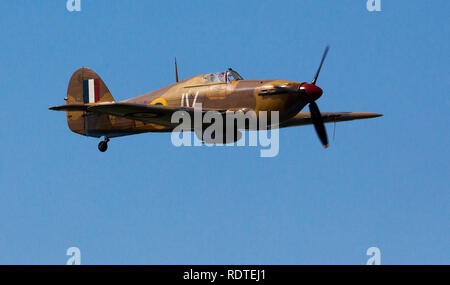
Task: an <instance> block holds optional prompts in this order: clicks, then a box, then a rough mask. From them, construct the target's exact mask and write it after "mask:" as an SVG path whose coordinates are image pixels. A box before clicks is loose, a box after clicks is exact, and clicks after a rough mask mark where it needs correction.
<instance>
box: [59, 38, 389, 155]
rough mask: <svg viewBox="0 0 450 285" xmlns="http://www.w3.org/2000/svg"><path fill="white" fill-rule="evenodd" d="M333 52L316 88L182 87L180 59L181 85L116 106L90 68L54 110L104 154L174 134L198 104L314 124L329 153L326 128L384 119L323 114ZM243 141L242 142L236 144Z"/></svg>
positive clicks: (279, 83) (194, 83) (256, 84)
mask: <svg viewBox="0 0 450 285" xmlns="http://www.w3.org/2000/svg"><path fill="white" fill-rule="evenodd" d="M328 49H329V47H327V48H326V49H325V52H324V54H323V56H322V60H321V62H320V65H319V68H318V70H317V72H316V74H315V76H314V79H313V80H312V82H311V83H307V82H295V81H287V80H266V79H253V80H247V79H244V78H243V77H242V76H241V75H239V73H237V72H236V71H235V70H232V69H231V68H230V69H228V70H227V71H225V72H219V73H210V74H205V75H198V76H194V77H191V78H188V79H185V80H183V81H179V80H178V71H177V64H176V59H175V74H176V83H174V84H172V85H169V86H166V87H164V88H161V89H159V90H156V91H153V92H149V93H146V94H144V95H141V96H138V97H135V98H131V99H128V100H124V101H120V102H116V101H115V100H114V98H113V97H112V95H111V93H110V92H109V90H108V87H106V85H105V83H104V82H103V80H102V79H101V78H100V76H98V75H97V74H96V73H95V72H94V71H92V70H90V69H88V68H81V69H79V70H77V71H76V72H75V73H74V74H73V75H72V77H71V79H70V82H69V86H68V90H67V97H66V98H65V101H66V104H65V105H61V106H56V107H51V108H50V109H51V110H57V111H66V112H67V122H68V125H69V128H70V129H71V130H72V131H73V132H75V133H77V134H81V135H84V136H90V137H97V138H100V137H104V140H103V141H101V142H100V143H99V145H98V149H99V150H100V151H101V152H104V151H106V150H107V148H108V141H109V139H110V138H114V137H119V136H127V135H133V134H140V133H146V132H171V131H173V130H174V129H175V128H176V126H177V125H178V123H172V122H171V116H172V114H173V113H174V112H176V111H179V110H183V111H186V112H188V113H189V114H193V113H194V105H195V104H196V103H201V104H202V112H207V111H217V112H220V113H221V114H226V113H227V112H237V111H242V112H244V113H245V112H248V111H253V112H255V114H256V115H257V116H259V114H260V113H261V112H262V111H266V112H271V111H278V112H279V124H278V126H276V127H278V128H285V127H291V126H301V125H309V124H312V125H314V127H315V130H316V132H317V134H318V136H319V139H320V141H321V143H322V144H323V146H324V147H328V137H327V134H326V130H325V126H324V123H325V122H342V121H351V120H359V119H367V118H374V117H379V116H382V115H381V114H377V113H355V112H324V113H321V112H320V111H319V108H318V106H317V104H316V102H315V101H316V100H317V99H319V97H320V96H321V95H322V93H323V92H322V89H321V88H320V87H318V86H317V85H316V83H317V78H318V76H319V73H320V70H321V68H322V65H323V62H324V60H325V57H326V55H327V53H328ZM306 105H309V110H310V112H300V111H301V110H302V109H303V108H304V107H305V106H306ZM272 128H273V126H272ZM241 130H242V129H241ZM244 130H245V128H244ZM237 132H240V131H239V130H237ZM238 139H239V136H236V139H235V141H236V140H238Z"/></svg>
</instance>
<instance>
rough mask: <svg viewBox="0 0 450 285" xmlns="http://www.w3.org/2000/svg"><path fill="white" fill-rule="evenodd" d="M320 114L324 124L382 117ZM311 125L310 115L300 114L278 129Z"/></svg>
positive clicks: (359, 114)
mask: <svg viewBox="0 0 450 285" xmlns="http://www.w3.org/2000/svg"><path fill="white" fill-rule="evenodd" d="M320 114H321V115H322V119H323V121H324V122H325V123H334V122H344V121H353V120H361V119H370V118H376V117H380V116H383V115H382V114H377V113H361V112H323V113H320ZM311 124H312V120H311V113H309V112H301V113H298V114H297V115H295V116H294V117H293V118H291V119H289V120H287V121H285V122H282V123H281V124H280V127H281V128H286V127H293V126H303V125H311Z"/></svg>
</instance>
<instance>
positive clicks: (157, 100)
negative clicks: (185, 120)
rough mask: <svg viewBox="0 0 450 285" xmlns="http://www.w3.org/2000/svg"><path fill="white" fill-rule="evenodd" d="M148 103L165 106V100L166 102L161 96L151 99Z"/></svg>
mask: <svg viewBox="0 0 450 285" xmlns="http://www.w3.org/2000/svg"><path fill="white" fill-rule="evenodd" d="M150 104H152V105H163V106H167V102H166V100H165V99H163V98H158V99H155V100H153V101H152V102H151V103H150Z"/></svg>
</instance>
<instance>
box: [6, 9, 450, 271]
mask: <svg viewBox="0 0 450 285" xmlns="http://www.w3.org/2000/svg"><path fill="white" fill-rule="evenodd" d="M449 9H450V2H449V1H445V0H434V1H407V0H403V1H388V0H382V12H374V13H369V12H368V11H367V10H366V1H365V0H359V1H355V0H346V1H331V0H330V1H325V0H323V1H313V0H302V1H300V0H297V1H225V2H224V1H117V0H97V1H93V0H82V11H81V12H73V13H70V12H68V11H67V10H66V1H65V0H58V1H24V0H17V1H12V0H8V1H1V3H0V14H1V16H0V35H1V38H2V43H1V45H0V86H1V92H2V104H0V118H1V121H2V126H1V128H0V134H1V140H0V149H1V168H0V170H1V171H0V264H65V263H66V260H67V259H68V257H67V256H66V255H65V253H66V250H67V248H69V247H72V246H76V247H79V248H80V250H81V255H82V257H81V259H82V261H81V262H82V263H83V264H365V263H366V261H367V259H368V258H369V257H368V256H366V250H367V249H368V248H369V247H372V246H377V247H379V248H380V250H381V254H382V256H381V262H382V263H383V264H448V263H449V261H450V259H449V256H450V242H449V241H450V227H449V225H450V223H449V221H450V219H449V218H450V211H449V204H450V195H449V188H450V187H449V164H448V158H449V150H448V144H449V138H450V132H449V127H448V120H449V115H448V112H449V107H450V100H449V97H448V95H449V92H448V90H449V89H450V84H449V82H450V80H449V79H450V78H449V72H448V66H449V53H448V50H449V42H450V41H449V26H450V25H449V20H448V11H449ZM326 44H330V45H331V50H330V53H329V55H328V58H327V60H326V62H325V65H324V67H323V69H322V73H321V75H320V78H319V81H318V84H319V86H321V87H322V88H323V89H324V92H325V94H324V95H323V96H322V97H321V98H320V99H319V100H318V102H317V103H318V104H319V106H320V108H321V110H322V111H361V112H379V113H383V114H384V115H385V116H384V117H382V118H378V119H373V120H363V121H355V122H351V123H341V124H338V125H337V127H336V138H335V140H334V141H333V140H332V141H331V146H330V148H329V149H327V150H324V149H323V148H322V147H321V145H320V143H319V140H318V138H317V136H316V134H315V132H314V129H313V127H311V126H305V127H298V128H289V129H284V130H281V131H280V153H279V155H278V156H277V157H275V158H260V157H259V148H255V147H234V148H225V147H213V148H208V147H190V148H188V147H182V148H175V147H174V146H172V144H171V141H170V135H169V134H143V135H137V136H130V137H123V138H117V139H113V140H112V141H111V142H110V148H109V150H108V152H107V153H104V154H103V153H100V152H99V151H98V150H97V143H98V140H97V139H94V138H86V137H83V136H79V135H75V134H73V133H71V132H70V131H69V130H68V128H67V123H66V118H65V114H64V113H60V112H51V111H49V110H48V107H50V106H54V105H59V104H63V103H64V101H63V98H64V97H65V93H66V90H67V84H68V80H69V78H70V76H71V74H72V73H73V72H74V71H75V70H76V69H78V68H79V67H82V66H86V67H90V68H92V69H94V70H95V71H96V72H97V73H98V74H99V75H100V76H101V77H102V78H103V80H104V81H105V82H106V84H107V85H108V87H109V89H110V91H111V92H112V94H113V96H114V97H115V99H116V100H123V99H127V98H130V97H134V96H137V95H140V94H143V93H145V92H148V91H151V90H154V89H157V88H160V87H163V86H165V85H167V84H170V83H172V82H173V81H174V72H173V57H174V56H175V55H176V56H177V58H178V61H179V72H180V77H182V78H186V77H190V76H193V75H197V74H202V73H208V72H216V71H223V70H225V69H226V68H228V67H233V68H234V69H236V70H237V71H239V72H240V73H241V74H242V75H243V76H244V77H245V78H275V79H288V80H295V81H310V80H311V79H312V77H313V76H314V73H315V71H316V69H317V66H318V64H319V61H320V57H321V55H322V52H323V49H324V47H325V45H326ZM327 128H328V133H329V136H330V138H331V137H332V131H333V125H328V126H327Z"/></svg>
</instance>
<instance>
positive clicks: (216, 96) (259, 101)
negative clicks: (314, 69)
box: [123, 75, 307, 131]
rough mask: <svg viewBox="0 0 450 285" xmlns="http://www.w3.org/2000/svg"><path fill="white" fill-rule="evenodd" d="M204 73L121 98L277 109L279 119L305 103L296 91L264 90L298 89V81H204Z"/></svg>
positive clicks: (176, 104)
mask: <svg viewBox="0 0 450 285" xmlns="http://www.w3.org/2000/svg"><path fill="white" fill-rule="evenodd" d="M205 76H207V75H199V76H195V77H192V78H188V79H186V80H183V81H181V82H178V83H174V84H172V85H169V86H166V87H164V88H161V89H158V90H156V91H152V92H149V93H146V94H144V95H141V96H138V97H135V98H132V99H128V100H125V101H123V102H127V103H135V104H143V105H152V104H155V105H165V106H172V107H193V106H194V104H196V103H197V104H198V103H200V104H201V105H202V108H203V109H213V110H227V111H238V110H242V111H244V112H246V111H249V110H252V111H255V112H256V114H257V115H258V114H259V112H260V111H267V112H270V111H278V112H279V116H280V122H282V121H285V120H287V119H289V118H291V117H292V116H294V115H296V114H297V113H298V112H299V111H300V110H301V109H302V108H303V107H304V106H305V105H306V104H307V102H305V101H303V100H302V99H301V97H299V96H298V94H297V93H290V92H278V93H276V94H268V95H267V94H265V91H267V90H272V89H273V88H274V87H284V88H286V89H294V90H298V89H299V88H300V85H301V83H299V82H295V81H287V80H267V79H256V80H243V79H242V80H235V81H225V82H205V81H204V78H205ZM150 125H151V124H150ZM157 129H160V128H157ZM149 131H150V130H149Z"/></svg>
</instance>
